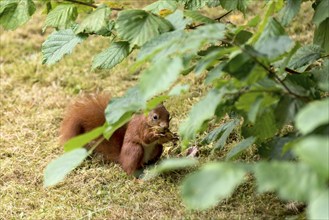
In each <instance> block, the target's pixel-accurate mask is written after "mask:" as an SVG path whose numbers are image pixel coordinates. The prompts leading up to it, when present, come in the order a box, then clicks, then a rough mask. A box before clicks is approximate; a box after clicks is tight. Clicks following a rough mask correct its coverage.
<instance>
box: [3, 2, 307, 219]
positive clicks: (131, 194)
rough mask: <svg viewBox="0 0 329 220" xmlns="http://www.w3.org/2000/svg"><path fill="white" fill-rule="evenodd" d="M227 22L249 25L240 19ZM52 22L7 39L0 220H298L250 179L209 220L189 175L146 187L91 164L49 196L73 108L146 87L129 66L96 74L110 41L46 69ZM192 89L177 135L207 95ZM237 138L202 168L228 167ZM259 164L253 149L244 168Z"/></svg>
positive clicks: (169, 153) (92, 41)
mask: <svg viewBox="0 0 329 220" xmlns="http://www.w3.org/2000/svg"><path fill="white" fill-rule="evenodd" d="M308 4H309V3H308ZM304 8H305V7H304ZM303 10H304V11H305V10H306V9H303ZM306 11H307V10H306ZM301 14H302V15H303V16H305V15H304V14H305V13H303V12H302V13H301ZM228 19H232V20H235V21H236V22H240V23H243V22H245V21H244V20H243V17H242V16H241V14H240V15H237V14H233V15H232V17H229V18H228ZM43 20H44V18H43V17H42V15H40V14H37V15H35V16H34V18H33V20H31V21H30V22H29V23H28V24H26V25H25V26H24V27H21V28H19V29H17V30H15V31H6V32H4V31H3V30H1V32H2V33H1V36H0V40H1V43H0V51H1V54H0V73H1V82H0V83H1V84H0V105H1V108H0V111H1V118H0V122H1V124H0V126H1V127H0V128H1V129H0V201H1V202H0V219H33V220H34V219H278V218H283V217H284V216H285V217H287V216H290V215H292V213H291V212H289V210H287V209H286V208H285V203H284V202H282V201H280V200H279V199H277V198H276V197H275V196H274V195H272V194H263V195H258V194H256V193H255V184H254V182H253V180H252V178H251V177H247V181H246V183H245V184H243V185H242V186H240V187H238V189H237V190H236V192H235V193H234V195H233V197H232V198H229V199H227V200H225V201H223V202H221V203H220V204H219V205H217V206H216V207H214V208H212V209H210V210H207V211H202V212H199V211H191V210H188V209H186V208H185V207H184V205H183V203H182V200H181V198H180V194H179V186H180V183H181V181H182V180H183V178H184V176H185V175H186V174H187V172H173V173H169V174H165V175H161V176H159V177H157V178H156V179H154V180H151V181H148V182H140V181H136V180H135V179H134V178H132V177H129V176H127V175H126V174H125V173H124V172H123V171H122V169H121V168H120V167H119V166H118V165H117V164H105V163H103V162H102V160H101V159H100V158H99V157H93V158H92V159H90V160H87V161H85V162H84V163H83V164H82V165H81V166H80V167H79V168H78V169H76V170H75V171H74V172H72V173H71V174H70V175H69V176H68V177H67V178H66V179H65V181H64V182H62V183H60V184H59V185H57V186H55V187H52V188H47V189H45V188H43V170H44V168H45V167H46V165H47V164H48V163H49V162H50V161H51V160H52V159H54V158H56V157H58V156H59V155H60V154H62V153H63V147H62V146H60V145H59V144H58V128H59V124H60V122H61V120H62V117H63V113H64V110H65V107H66V106H67V105H68V103H69V102H70V101H72V100H73V99H76V98H77V97H78V96H79V94H82V93H93V92H101V91H108V92H110V93H111V94H112V96H119V95H122V94H123V93H124V92H125V90H126V89H127V88H129V87H130V86H132V85H134V84H135V83H136V82H137V79H138V76H136V75H132V74H131V73H129V71H128V66H129V64H130V61H129V62H128V61H125V63H123V64H121V65H119V66H118V67H116V68H115V69H112V70H104V71H96V72H93V71H91V68H90V67H91V61H92V56H93V55H94V54H96V53H99V52H100V51H101V50H102V49H104V48H105V47H106V46H107V45H108V44H109V42H108V41H107V40H106V39H101V38H94V37H91V38H89V39H88V40H87V41H86V42H83V43H82V44H81V45H79V46H78V47H77V48H76V49H75V51H74V52H73V54H72V55H70V56H67V57H65V58H64V59H63V60H61V61H60V62H59V63H57V64H55V65H53V66H44V65H42V64H41V60H42V56H41V44H42V42H43V41H44V40H45V39H46V37H47V35H48V34H49V32H48V31H47V32H46V33H45V34H42V32H41V29H42V21H43ZM307 20H310V18H308V19H307ZM309 29H310V28H309V23H306V24H299V23H298V22H295V23H294V25H293V26H292V28H291V30H290V31H291V32H292V33H295V34H294V36H295V37H296V38H297V39H299V40H300V41H301V42H302V43H303V44H305V43H306V42H310V41H311V37H310V36H311V35H310V33H312V32H311V31H310V30H309ZM306 30H307V31H306ZM299 32H302V33H303V34H299ZM299 35H302V36H300V38H298V37H299ZM181 80H182V81H183V82H184V81H186V80H187V79H181ZM188 80H189V82H192V84H193V85H194V86H192V87H191V90H190V91H189V92H188V93H186V94H183V95H182V96H180V97H174V98H171V99H170V100H169V101H168V102H167V103H166V106H167V108H168V110H169V111H170V112H171V115H172V117H173V120H172V124H171V126H172V130H173V131H177V129H178V124H179V123H180V122H181V121H182V120H183V119H184V118H185V117H186V115H187V113H188V110H189V108H190V107H191V105H192V104H193V103H195V102H197V101H198V100H199V99H200V97H201V96H202V94H203V93H204V91H205V90H206V88H205V87H203V86H202V85H201V80H200V79H199V78H197V77H195V76H193V75H191V76H188ZM223 120H224V121H225V120H227V119H223ZM237 138H239V137H235V136H234V135H233V136H232V137H230V140H229V143H228V145H227V146H226V148H225V150H224V151H223V152H220V153H218V154H215V155H213V156H211V157H206V155H208V154H209V151H208V150H207V149H209V147H208V148H207V147H204V148H203V149H201V150H200V151H201V155H200V160H201V161H202V162H206V161H208V160H214V159H219V160H220V159H221V158H223V157H224V156H225V152H226V151H227V150H228V149H229V148H230V147H231V146H232V145H234V143H235V142H236V141H237V140H236V139H237ZM192 144H193V143H192ZM194 144H197V141H196V142H195V143H194ZM176 155H177V151H176V150H175V149H174V147H173V146H172V145H170V144H169V145H167V146H166V149H165V153H164V155H163V158H165V157H175V156H176ZM255 158H257V154H256V150H255V149H251V150H250V151H248V152H247V153H245V154H244V155H242V157H241V158H240V159H243V160H245V161H249V162H252V161H253V160H254V159H255Z"/></svg>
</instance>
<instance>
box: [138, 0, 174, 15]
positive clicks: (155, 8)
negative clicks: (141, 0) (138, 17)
mask: <svg viewBox="0 0 329 220" xmlns="http://www.w3.org/2000/svg"><path fill="white" fill-rule="evenodd" d="M176 8H177V2H175V1H166V0H158V1H156V2H153V3H152V4H150V5H148V6H146V7H144V8H143V9H144V10H145V11H150V12H152V13H154V14H160V11H162V10H164V9H167V10H170V11H175V10H176Z"/></svg>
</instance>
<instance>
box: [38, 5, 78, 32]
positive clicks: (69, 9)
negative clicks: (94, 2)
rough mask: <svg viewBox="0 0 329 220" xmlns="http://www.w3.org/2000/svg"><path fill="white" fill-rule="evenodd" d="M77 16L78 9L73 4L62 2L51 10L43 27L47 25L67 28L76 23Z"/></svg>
mask: <svg viewBox="0 0 329 220" xmlns="http://www.w3.org/2000/svg"><path fill="white" fill-rule="evenodd" d="M77 17H78V11H77V8H76V7H75V6H74V5H73V4H60V5H58V6H56V8H54V9H53V10H52V11H50V12H49V14H48V15H47V18H46V21H45V25H44V27H43V29H46V28H47V27H54V28H58V29H67V28H69V27H71V26H72V25H73V24H74V21H75V19H76V18H77Z"/></svg>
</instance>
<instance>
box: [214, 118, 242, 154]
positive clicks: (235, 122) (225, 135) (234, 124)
mask: <svg viewBox="0 0 329 220" xmlns="http://www.w3.org/2000/svg"><path fill="white" fill-rule="evenodd" d="M239 123H240V120H238V119H234V120H233V121H231V122H229V123H227V124H225V127H224V128H223V131H224V133H223V134H222V136H221V137H220V138H219V140H218V141H217V142H216V143H215V145H214V150H216V149H221V148H223V147H224V146H225V144H226V140H227V138H228V137H229V136H230V134H231V133H232V131H233V130H234V128H236V127H237V126H238V125H239Z"/></svg>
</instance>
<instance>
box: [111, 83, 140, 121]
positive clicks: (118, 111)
mask: <svg viewBox="0 0 329 220" xmlns="http://www.w3.org/2000/svg"><path fill="white" fill-rule="evenodd" d="M145 106H146V100H145V99H144V98H143V96H142V94H141V91H140V89H139V88H138V87H137V86H135V87H132V88H130V89H128V91H127V92H126V93H125V95H124V96H122V97H120V98H112V99H111V100H110V103H109V104H108V106H107V107H106V109H105V116H106V121H107V122H108V123H109V125H112V124H115V123H116V122H118V121H119V120H120V119H121V118H122V117H123V116H125V117H128V115H129V114H128V113H130V114H133V113H134V112H137V111H139V110H141V109H144V108H145ZM126 114H128V115H126Z"/></svg>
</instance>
